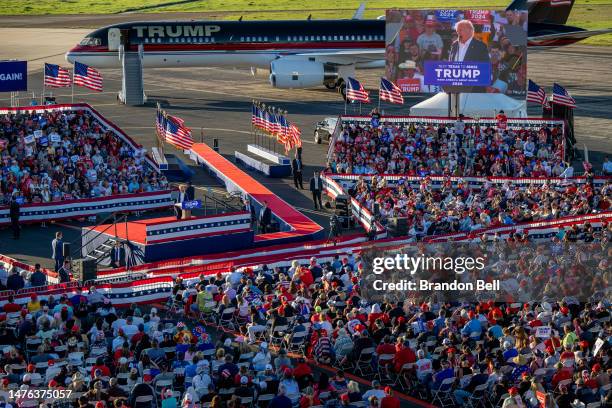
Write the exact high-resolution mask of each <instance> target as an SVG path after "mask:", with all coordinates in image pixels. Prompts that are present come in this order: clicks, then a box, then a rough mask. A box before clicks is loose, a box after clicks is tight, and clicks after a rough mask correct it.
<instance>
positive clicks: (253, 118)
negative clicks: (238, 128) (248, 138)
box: [251, 104, 257, 126]
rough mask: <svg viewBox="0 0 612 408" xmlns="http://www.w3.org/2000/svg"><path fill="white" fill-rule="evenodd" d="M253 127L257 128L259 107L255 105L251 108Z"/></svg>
mask: <svg viewBox="0 0 612 408" xmlns="http://www.w3.org/2000/svg"><path fill="white" fill-rule="evenodd" d="M251 125H253V126H257V106H255V104H253V106H252V107H251Z"/></svg>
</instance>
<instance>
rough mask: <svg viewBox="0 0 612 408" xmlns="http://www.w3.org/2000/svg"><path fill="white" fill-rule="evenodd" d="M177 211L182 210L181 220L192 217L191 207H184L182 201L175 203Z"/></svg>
mask: <svg viewBox="0 0 612 408" xmlns="http://www.w3.org/2000/svg"><path fill="white" fill-rule="evenodd" d="M174 206H175V207H176V209H177V211H181V220H188V219H190V218H191V208H183V204H182V203H176V204H174Z"/></svg>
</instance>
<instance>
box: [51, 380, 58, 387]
mask: <svg viewBox="0 0 612 408" xmlns="http://www.w3.org/2000/svg"><path fill="white" fill-rule="evenodd" d="M57 386H58V384H57V381H55V380H51V381H49V387H57Z"/></svg>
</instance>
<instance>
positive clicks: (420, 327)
mask: <svg viewBox="0 0 612 408" xmlns="http://www.w3.org/2000/svg"><path fill="white" fill-rule="evenodd" d="M589 228H590V227H589V226H588V225H585V226H580V227H575V228H574V232H572V233H570V234H573V238H572V240H571V242H576V241H577V240H587V239H586V237H588V236H589ZM606 228H607V230H605V231H603V232H600V233H598V234H596V235H594V236H592V237H593V238H594V239H595V240H596V241H597V242H598V243H599V244H601V249H600V250H599V251H595V250H593V251H584V252H581V253H580V255H579V256H576V257H575V258H576V259H578V260H579V261H577V262H580V265H581V267H582V268H590V266H589V265H591V264H593V263H595V265H596V267H593V268H592V270H594V271H595V272H593V274H594V276H593V279H592V282H596V285H597V286H598V287H600V288H606V287H607V288H609V287H610V284H609V280H610V270H609V267H608V266H607V263H606V260H605V259H604V258H607V257H608V256H609V253H608V250H607V246H606V245H603V244H606V243H607V242H608V241H609V239H610V235H611V232H612V229H610V227H609V226H606ZM522 239H523V240H528V237H527V236H526V235H525V236H524V237H523V238H522ZM587 241H588V240H587ZM569 251H570V252H572V251H573V250H571V249H569ZM508 254H509V256H508V258H507V259H506V258H504V259H503V261H504V265H505V266H506V267H505V269H504V270H503V272H504V275H503V276H504V277H505V278H504V279H506V280H512V279H514V280H518V282H521V283H520V285H522V282H523V280H529V279H532V278H533V276H528V273H527V274H524V273H525V271H527V272H529V271H530V270H531V269H533V268H532V266H533V265H532V264H533V263H534V262H536V263H537V262H539V261H538V259H539V260H540V261H541V257H542V256H543V254H542V252H533V253H531V254H525V253H521V254H520V256H519V255H517V253H516V251H515V252H512V251H511V252H509V253H508ZM550 256H553V255H550ZM557 256H561V255H559V254H557ZM534 257H535V258H534ZM500 259H501V258H500ZM546 260H549V261H554V259H553V258H550V259H549V258H546ZM553 263H554V262H553ZM544 264H546V262H544ZM560 268H561V269H562V270H564V271H562V272H561V273H559V274H558V275H557V277H555V276H554V275H555V273H553V275H552V276H548V275H546V274H545V277H546V278H547V279H551V280H552V281H554V279H557V278H558V279H561V280H563V279H564V278H565V277H569V276H570V275H571V273H570V272H571V271H574V272H575V268H574V267H573V266H571V265H567V264H561V266H560ZM367 269H368V266H367V258H362V257H361V255H356V254H353V253H352V252H348V253H347V254H346V255H343V256H340V255H336V256H335V258H334V259H333V260H332V261H330V262H319V261H318V260H317V259H316V258H311V259H310V260H309V262H308V263H306V264H300V262H298V261H294V262H293V263H292V264H291V266H290V267H288V268H280V267H275V268H272V269H271V268H268V267H267V266H265V265H262V266H258V267H256V268H245V269H243V270H238V269H235V268H232V269H231V270H229V271H228V272H227V273H226V274H221V273H219V274H217V275H212V276H206V275H204V274H202V275H200V276H199V278H196V279H191V280H189V281H184V280H182V279H181V278H176V280H175V284H174V286H173V290H172V295H171V297H170V299H169V301H168V302H167V304H166V305H165V307H166V310H165V311H162V312H160V311H158V309H157V308H156V307H152V308H150V307H148V306H147V307H145V306H142V307H140V306H137V305H135V304H132V305H131V307H129V308H127V309H123V310H122V309H115V308H114V307H113V305H112V302H111V301H110V300H109V299H108V298H106V297H105V296H104V294H103V293H101V292H99V291H98V290H97V289H96V288H95V287H91V288H88V290H87V291H86V292H81V291H80V290H78V291H76V292H74V293H70V294H67V295H55V296H49V297H44V299H39V298H38V297H37V296H36V295H35V294H34V295H32V297H31V299H30V300H29V301H28V302H27V304H17V303H15V300H14V299H13V298H12V297H11V298H9V300H8V302H6V303H5V304H4V305H3V311H4V313H5V314H4V315H3V316H4V321H3V324H2V325H1V326H0V344H3V345H4V346H2V354H1V356H0V371H1V373H0V403H3V402H2V399H3V398H4V402H5V403H10V404H16V405H11V406H16V407H28V406H38V405H37V404H38V401H33V400H34V399H35V398H36V396H34V394H32V393H27V392H25V391H27V390H35V389H42V388H45V389H50V390H56V391H57V392H58V393H57V395H64V394H61V393H59V391H65V390H70V392H71V397H70V398H67V399H64V398H55V399H54V400H49V401H46V402H45V404H47V405H46V406H53V407H66V408H68V407H79V408H86V407H87V408H90V407H92V408H106V407H111V406H114V407H131V408H140V407H147V408H150V407H151V408H152V407H157V406H160V405H161V407H165V408H172V407H178V406H180V407H185V408H195V407H209V406H210V407H214V408H224V407H231V408H242V407H245V408H246V407H252V406H261V407H271V408H292V407H298V406H299V407H300V408H309V407H313V406H326V407H337V406H342V407H348V408H350V407H358V406H367V407H370V408H398V407H399V406H400V400H399V399H398V395H396V394H395V393H396V392H398V391H401V392H404V393H407V394H409V395H411V396H413V397H417V398H420V399H424V400H429V401H432V403H433V404H434V405H439V406H441V405H445V406H462V405H464V404H465V403H467V402H468V401H469V400H470V399H473V400H474V401H479V400H483V399H487V400H488V401H490V402H491V403H493V404H499V405H501V406H503V407H504V408H507V407H529V408H535V407H536V406H539V405H538V404H539V403H538V398H539V397H540V396H541V393H545V394H546V395H548V398H552V399H554V400H555V401H556V402H557V405H558V406H559V408H564V407H568V408H569V407H570V406H571V404H572V403H575V401H576V400H578V402H581V403H583V404H584V405H585V406H586V405H588V404H589V403H594V402H599V401H604V403H607V404H609V403H610V401H611V398H612V393H611V392H610V376H611V374H612V360H610V357H612V347H610V346H611V345H612V343H611V340H612V325H611V323H610V308H611V304H610V302H609V295H605V296H604V297H602V298H600V299H599V300H597V299H590V298H589V299H587V298H584V299H583V298H579V299H577V298H574V297H571V296H565V297H561V296H560V297H559V298H558V301H552V300H546V301H544V300H542V301H540V300H535V298H532V299H529V300H522V299H520V298H519V299H514V300H510V299H509V300H504V301H503V302H495V301H484V300H483V301H479V302H471V303H469V302H468V303H465V302H459V301H452V302H450V301H437V300H434V299H433V298H431V299H430V300H428V301H416V300H415V298H411V297H409V296H399V297H392V296H388V297H387V296H385V297H384V298H383V300H380V301H374V300H371V299H368V298H367V296H365V295H364V293H363V290H364V285H366V284H367V279H365V277H366V276H367V275H368V274H367V273H366V272H365V271H366V270H367ZM572 273H573V272H572ZM575 275H576V274H575V273H574V274H573V275H571V276H573V277H574V278H576V276H575ZM529 285H531V284H529ZM570 286H571V285H570ZM538 327H549V328H550V332H549V334H548V336H543V337H541V336H539V334H538V329H537V328H538ZM331 367H335V369H334V368H331ZM349 373H350V374H349ZM355 376H356V377H355ZM364 385H365V386H364ZM15 390H20V391H21V392H22V394H19V397H18V398H13V399H11V400H10V401H9V397H10V396H11V395H15V394H14V391H15ZM11 391H12V392H13V393H12V394H10V392H11ZM49 395H51V394H49ZM158 404H159V405H158ZM5 406H9V405H5Z"/></svg>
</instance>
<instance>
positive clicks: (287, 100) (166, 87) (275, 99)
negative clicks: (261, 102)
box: [108, 74, 335, 105]
mask: <svg viewBox="0 0 612 408" xmlns="http://www.w3.org/2000/svg"><path fill="white" fill-rule="evenodd" d="M111 75H112V74H111ZM111 75H108V76H111ZM148 84H150V85H154V86H156V87H158V88H164V89H171V90H177V89H179V90H183V91H192V92H203V93H210V94H214V95H227V96H234V97H238V98H243V99H250V100H253V99H267V100H268V101H272V102H286V103H296V104H299V105H312V103H313V102H312V101H311V102H302V101H296V100H291V99H279V98H271V97H267V96H266V97H265V98H262V96H261V95H257V96H253V95H248V94H233V93H228V92H221V91H211V90H207V89H201V88H192V87H176V86H167V85H160V84H159V82H150V81H145V85H148ZM147 89H148V88H147ZM145 91H146V89H145ZM323 103H324V104H333V103H335V101H324V102H323Z"/></svg>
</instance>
